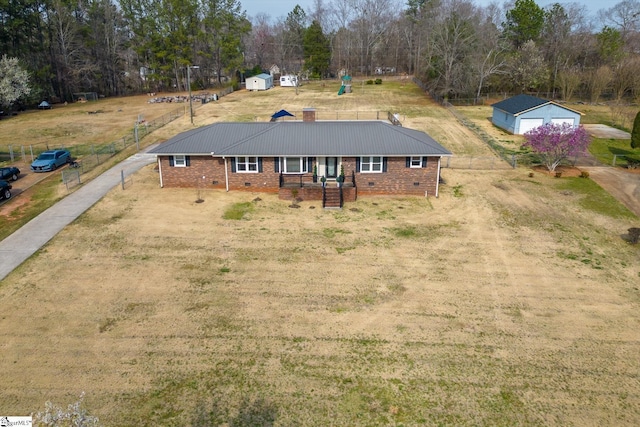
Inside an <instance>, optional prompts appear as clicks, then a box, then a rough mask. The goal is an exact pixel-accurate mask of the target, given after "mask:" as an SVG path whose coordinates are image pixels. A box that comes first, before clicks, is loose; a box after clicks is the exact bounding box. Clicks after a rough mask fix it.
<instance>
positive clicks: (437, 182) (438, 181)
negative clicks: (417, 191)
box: [436, 157, 442, 199]
mask: <svg viewBox="0 0 640 427" xmlns="http://www.w3.org/2000/svg"><path fill="white" fill-rule="evenodd" d="M441 160H442V157H438V176H437V177H436V199H437V198H438V190H439V189H440V161H441Z"/></svg>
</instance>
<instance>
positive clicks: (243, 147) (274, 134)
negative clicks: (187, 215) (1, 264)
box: [150, 121, 451, 157]
mask: <svg viewBox="0 0 640 427" xmlns="http://www.w3.org/2000/svg"><path fill="white" fill-rule="evenodd" d="M150 152H151V153H153V154H159V155H175V154H178V155H181V154H187V155H207V156H215V157H221V156H274V157H278V156H372V155H380V156H419V155H420V156H450V155H451V152H450V151H448V150H447V149H445V148H444V147H442V146H441V145H440V144H438V143H437V142H436V141H435V140H434V139H433V138H431V137H430V136H429V135H427V134H426V133H424V132H421V131H417V130H412V129H407V128H403V127H399V126H393V125H391V124H389V123H384V122H377V121H359V122H348V121H340V122H331V121H326V122H324V121H323V122H258V123H255V122H253V123H215V124H212V125H209V126H205V127H201V128H197V129H193V130H190V131H187V132H184V133H181V134H179V135H176V136H175V137H173V138H171V139H169V140H168V141H166V142H165V143H163V144H161V145H160V146H158V147H156V148H155V149H153V150H151V151H150Z"/></svg>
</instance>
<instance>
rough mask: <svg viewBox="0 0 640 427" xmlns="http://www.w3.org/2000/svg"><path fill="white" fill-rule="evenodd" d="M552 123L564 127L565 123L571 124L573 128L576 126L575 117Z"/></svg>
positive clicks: (555, 120) (559, 119)
mask: <svg viewBox="0 0 640 427" xmlns="http://www.w3.org/2000/svg"><path fill="white" fill-rule="evenodd" d="M551 123H553V124H555V125H563V124H565V123H569V124H570V125H571V126H573V125H574V124H575V119H574V118H573V117H567V118H565V119H562V118H558V119H551Z"/></svg>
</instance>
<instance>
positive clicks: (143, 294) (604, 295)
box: [0, 84, 640, 426]
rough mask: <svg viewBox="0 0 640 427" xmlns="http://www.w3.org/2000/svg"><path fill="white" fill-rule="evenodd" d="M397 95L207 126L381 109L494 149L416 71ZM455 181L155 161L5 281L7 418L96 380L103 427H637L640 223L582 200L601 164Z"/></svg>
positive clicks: (289, 103)
mask: <svg viewBox="0 0 640 427" xmlns="http://www.w3.org/2000/svg"><path fill="white" fill-rule="evenodd" d="M303 89H304V87H303ZM365 89H368V88H366V87H365ZM383 90H384V84H383V85H382V88H371V90H370V93H371V95H367V93H366V92H365V93H358V91H357V90H356V91H355V92H354V94H351V95H344V96H343V97H337V96H335V93H334V91H333V90H331V92H330V94H331V97H333V98H330V95H329V88H327V89H326V93H325V92H323V90H322V89H319V90H315V91H311V90H310V89H309V93H308V95H309V98H308V99H305V96H306V95H305V92H304V90H302V91H301V92H300V94H299V95H295V93H294V92H289V93H285V92H283V91H284V88H282V89H280V88H277V89H276V90H274V91H269V92H265V93H257V94H251V93H246V92H245V93H237V94H234V95H231V96H229V97H227V98H226V99H223V100H221V101H220V103H219V104H214V105H205V106H202V107H201V108H199V109H198V114H197V116H196V124H203V123H205V122H210V121H215V120H236V119H243V118H244V119H247V118H246V116H245V115H248V114H253V115H258V113H257V112H258V111H260V112H262V111H268V112H271V111H277V110H278V109H280V108H286V109H291V110H296V109H297V108H300V109H301V108H302V107H306V106H315V107H317V108H318V109H319V110H320V109H327V110H329V109H334V110H340V109H345V110H349V109H359V110H365V108H364V107H363V106H366V105H371V107H370V109H371V110H376V109H382V108H385V107H389V109H391V111H395V110H396V109H397V111H398V112H399V113H400V114H401V115H403V120H404V121H405V125H411V126H413V127H416V128H419V129H423V130H426V131H428V132H429V133H430V134H431V135H433V136H434V137H436V139H438V140H439V141H441V142H443V144H444V145H445V146H447V147H448V148H449V149H451V150H452V151H454V152H458V151H459V152H462V153H463V154H465V153H466V154H473V153H482V152H485V153H489V151H488V150H487V149H486V148H485V147H484V146H483V145H482V143H481V142H480V141H478V140H477V139H476V138H474V137H471V136H470V135H469V134H468V133H467V132H468V131H466V129H464V128H462V127H461V126H459V124H458V123H457V122H456V121H455V120H454V119H453V118H452V117H451V115H450V114H449V113H447V112H446V111H445V110H442V109H440V108H438V107H436V106H434V105H433V104H431V103H430V102H429V101H428V100H426V99H425V98H424V97H422V96H420V94H419V91H418V92H417V93H416V91H415V90H414V89H412V88H411V86H410V85H408V86H406V87H403V86H401V85H398V87H396V88H395V90H394V91H393V92H390V93H389V96H388V97H386V100H382V99H381V98H382V97H381V96H380V93H381V92H382V91H383ZM402 90H406V91H408V92H411V94H407V95H406V96H404V95H402ZM336 91H337V87H336ZM374 91H377V92H374ZM398 93H400V95H398ZM283 94H285V95H283ZM374 95H375V96H374ZM279 96H285V98H286V97H288V98H286V99H279V100H277V102H276V98H277V97H279ZM325 98H326V99H325ZM253 102H255V104H253ZM394 102H397V104H396V105H392V104H393V103H394ZM314 103H315V105H313V104H314ZM349 103H352V105H348V104H349ZM385 103H387V104H385ZM242 104H244V108H242ZM247 105H249V106H250V107H249V108H248V107H247ZM393 107H396V108H393ZM392 108H393V109H392ZM243 111H244V112H243ZM260 114H262V113H260ZM249 119H250V118H249ZM180 127H184V128H187V127H189V124H188V120H183V119H180V120H178V121H177V122H175V123H174V124H172V125H169V126H167V127H166V128H164V129H162V130H160V131H158V132H157V134H155V135H154V136H153V138H156V139H158V140H160V139H162V137H163V136H162V135H163V132H164V135H170V134H171V133H172V132H175V131H177V130H178V129H179V128H180ZM444 178H445V179H446V181H447V184H446V185H444V186H442V187H441V196H440V198H438V199H433V198H430V199H425V198H385V197H366V198H365V197H363V198H360V199H359V200H358V201H357V202H356V203H352V204H348V205H347V206H346V207H345V209H343V210H341V211H333V210H331V211H330V210H323V209H322V208H321V206H320V203H318V202H306V201H303V202H301V203H300V208H299V209H292V208H290V207H289V204H290V202H287V201H282V200H278V199H277V196H274V195H265V194H256V193H248V192H232V193H225V192H220V191H205V192H202V193H201V194H196V191H195V190H184V189H182V190H181V189H161V188H159V187H158V176H157V172H155V171H154V169H153V166H149V167H147V168H145V169H143V170H142V171H141V172H140V173H139V174H137V175H136V177H135V178H134V181H133V182H134V184H133V185H132V186H131V187H130V188H128V189H127V190H126V191H122V190H120V189H119V188H118V189H114V190H112V191H111V192H110V193H109V194H108V195H107V197H105V198H104V199H103V200H102V201H101V202H99V203H98V204H96V205H95V206H94V207H93V208H92V209H90V210H89V211H88V212H87V213H86V214H85V215H83V216H82V217H81V218H79V219H78V220H76V221H75V222H74V223H73V224H72V225H70V226H69V227H67V228H66V229H65V230H64V231H63V232H62V233H61V234H60V235H58V236H57V237H56V238H55V239H54V240H53V241H51V242H50V243H49V244H48V245H47V246H46V247H45V248H43V249H42V250H41V251H40V252H39V253H38V254H37V255H36V256H34V257H33V258H32V259H31V260H29V261H28V262H26V263H25V264H23V265H22V266H21V267H20V268H19V269H18V270H17V271H15V272H14V273H12V274H11V275H10V276H9V277H7V278H6V279H5V280H4V281H2V282H1V284H0V304H2V306H3V307H4V309H3V314H2V316H1V321H0V354H1V355H2V357H1V358H0V372H2V378H3V391H2V393H1V394H0V408H1V410H0V412H2V413H5V414H8V415H19V414H21V415H24V414H29V413H31V412H36V411H38V410H42V409H43V408H44V402H45V401H47V400H51V401H53V402H56V403H58V404H63V405H66V404H67V403H70V402H72V401H74V400H76V399H77V397H78V396H79V395H80V393H81V392H83V391H84V392H85V393H86V398H85V405H86V407H87V408H88V410H89V412H90V413H91V414H93V415H97V416H98V417H100V420H101V422H102V423H103V424H104V425H106V426H131V425H146V426H158V425H162V426H185V425H197V426H205V425H206V426H208V425H229V426H238V425H270V424H268V422H269V421H270V420H274V423H273V425H281V426H318V425H334V426H356V425H362V426H370V425H406V426H417V425H456V426H465V425H466V426H478V425H487V426H497V425H503V426H514V425H545V426H546V425H558V426H567V425H576V426H636V425H639V424H640V383H639V378H640V364H639V363H638V354H639V352H640V310H639V308H640V287H639V285H638V283H640V249H639V248H638V247H634V246H631V245H629V244H627V243H626V242H624V241H623V239H621V237H620V235H621V234H622V233H624V232H625V231H626V230H627V228H629V227H631V226H634V224H637V220H638V219H637V217H635V216H634V215H632V214H630V213H629V212H628V211H626V210H624V209H623V208H620V209H618V210H614V211H607V212H615V213H613V214H612V213H609V214H603V213H601V212H600V211H598V210H597V209H596V210H594V209H593V208H585V207H584V206H592V205H588V204H585V203H586V202H587V201H588V200H585V199H586V197H587V196H585V193H583V192H582V190H581V189H582V188H583V187H582V186H581V185H579V184H581V183H582V182H583V181H580V178H563V179H555V178H551V177H549V176H547V175H545V174H535V176H534V177H533V178H531V177H529V176H528V171H525V170H508V171H460V170H445V171H444ZM594 191H597V190H594ZM589 194H593V193H589ZM596 194H597V196H598V198H601V200H602V202H603V204H605V205H607V206H614V205H617V202H615V200H613V199H612V198H610V197H608V195H607V194H606V193H603V192H597V193H596ZM199 196H200V197H202V198H203V199H204V202H203V203H195V200H196V199H197V198H198V197H199ZM231 211H233V212H244V216H243V217H242V219H239V220H237V219H225V217H227V216H228V215H229V213H230V212H231ZM635 226H637V225H635Z"/></svg>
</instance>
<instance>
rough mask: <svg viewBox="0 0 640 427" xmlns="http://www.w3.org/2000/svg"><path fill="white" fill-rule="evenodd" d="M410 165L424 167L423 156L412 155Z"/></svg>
mask: <svg viewBox="0 0 640 427" xmlns="http://www.w3.org/2000/svg"><path fill="white" fill-rule="evenodd" d="M410 166H411V167H412V168H421V167H422V157H411V161H410Z"/></svg>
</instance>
